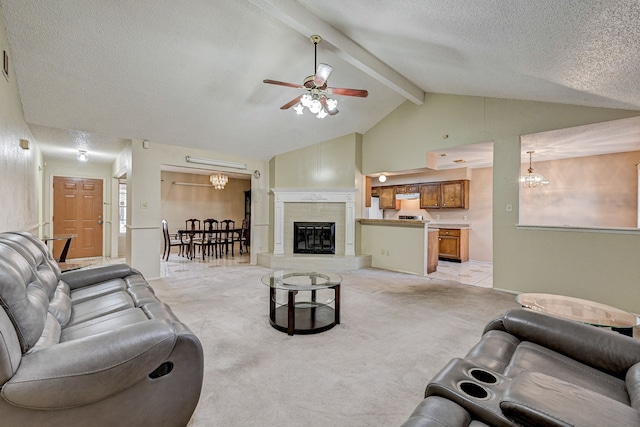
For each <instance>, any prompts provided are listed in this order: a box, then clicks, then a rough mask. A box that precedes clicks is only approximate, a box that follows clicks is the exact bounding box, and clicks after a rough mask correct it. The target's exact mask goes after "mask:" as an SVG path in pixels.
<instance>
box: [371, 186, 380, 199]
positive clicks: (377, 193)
mask: <svg viewBox="0 0 640 427" xmlns="http://www.w3.org/2000/svg"><path fill="white" fill-rule="evenodd" d="M378 196H380V187H371V197H378Z"/></svg>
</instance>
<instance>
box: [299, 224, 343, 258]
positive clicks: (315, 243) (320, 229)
mask: <svg viewBox="0 0 640 427" xmlns="http://www.w3.org/2000/svg"><path fill="white" fill-rule="evenodd" d="M335 231H336V223H335V222H294V223H293V253H294V254H335V253H336V235H335Z"/></svg>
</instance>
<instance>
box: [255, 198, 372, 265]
mask: <svg viewBox="0 0 640 427" xmlns="http://www.w3.org/2000/svg"><path fill="white" fill-rule="evenodd" d="M356 191H357V190H355V189H326V190H321V189H277V188H273V189H271V192H272V193H273V195H274V208H273V211H274V214H273V216H274V224H273V243H274V247H273V253H260V254H258V264H259V265H262V266H265V267H269V268H273V269H285V270H298V269H308V268H314V269H320V270H343V269H347V270H352V269H358V268H364V267H369V266H370V265H371V256H370V255H356V253H355V246H356V245H355V239H356V233H355V229H356V218H355V212H356V209H355V203H356V197H355V195H356ZM296 221H299V222H300V221H302V222H316V221H317V222H335V224H336V229H335V239H336V240H335V248H336V253H335V255H315V254H294V253H293V223H294V222H296Z"/></svg>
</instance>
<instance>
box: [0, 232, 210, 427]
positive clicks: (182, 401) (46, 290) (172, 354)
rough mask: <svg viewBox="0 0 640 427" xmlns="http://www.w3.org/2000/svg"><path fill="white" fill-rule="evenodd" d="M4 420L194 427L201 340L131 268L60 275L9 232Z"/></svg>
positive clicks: (3, 294) (1, 277)
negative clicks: (191, 419) (187, 426)
mask: <svg viewBox="0 0 640 427" xmlns="http://www.w3.org/2000/svg"><path fill="white" fill-rule="evenodd" d="M0 305H2V308H1V309H0V384H1V385H2V389H1V392H0V395H1V397H2V398H1V399H0V424H1V425H2V426H27V425H30V426H184V425H186V424H187V422H188V421H189V419H190V418H191V415H192V413H193V411H194V410H195V407H196V405H197V403H198V399H199V396H200V390H201V387H202V378H203V353H202V346H201V344H200V341H199V340H198V338H197V337H196V336H195V335H194V334H193V333H192V332H191V331H190V330H189V328H188V327H187V326H186V325H185V324H183V323H181V322H180V321H179V320H178V319H177V318H176V316H175V315H174V314H173V313H172V311H171V309H170V308H169V306H167V305H166V304H163V303H162V302H160V301H159V300H158V298H157V297H156V296H155V294H154V291H153V289H152V288H151V287H150V286H149V285H148V284H147V282H146V281H145V279H144V278H143V277H142V275H140V274H139V273H138V272H137V271H135V270H132V269H131V268H130V267H129V266H127V265H124V264H121V265H109V266H104V267H99V268H93V269H86V270H78V271H74V272H67V273H62V274H61V273H60V268H59V267H58V265H57V263H56V262H55V260H54V259H53V258H52V257H51V255H50V253H49V251H48V249H47V247H46V246H45V245H44V244H43V243H42V242H41V241H40V240H39V239H37V238H36V237H35V236H33V235H31V234H29V233H22V232H16V233H0Z"/></svg>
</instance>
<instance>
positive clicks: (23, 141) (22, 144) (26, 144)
mask: <svg viewBox="0 0 640 427" xmlns="http://www.w3.org/2000/svg"><path fill="white" fill-rule="evenodd" d="M20 148H22V149H23V150H28V149H29V141H27V140H26V139H21V140H20Z"/></svg>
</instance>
